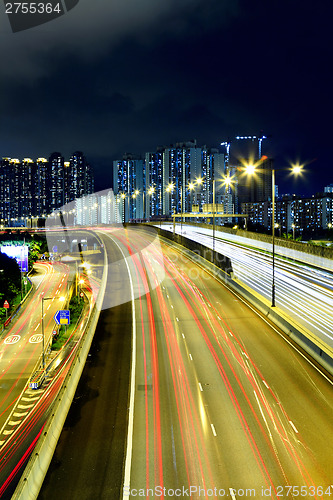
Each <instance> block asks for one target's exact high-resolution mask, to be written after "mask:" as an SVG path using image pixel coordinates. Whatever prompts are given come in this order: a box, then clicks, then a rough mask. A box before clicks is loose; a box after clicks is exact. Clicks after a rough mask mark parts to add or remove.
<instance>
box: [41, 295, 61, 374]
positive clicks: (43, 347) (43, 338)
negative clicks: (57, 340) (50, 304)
mask: <svg viewBox="0 0 333 500" xmlns="http://www.w3.org/2000/svg"><path fill="white" fill-rule="evenodd" d="M41 296H42V342H43V343H42V349H43V352H42V369H43V371H44V370H45V333H44V300H53V299H54V297H44V292H42V293H41ZM59 300H60V301H61V302H64V301H65V300H66V298H65V297H59Z"/></svg>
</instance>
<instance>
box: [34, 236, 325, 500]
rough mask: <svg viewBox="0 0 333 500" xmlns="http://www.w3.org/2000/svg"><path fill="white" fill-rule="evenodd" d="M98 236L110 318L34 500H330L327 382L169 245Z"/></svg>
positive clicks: (144, 238)
mask: <svg viewBox="0 0 333 500" xmlns="http://www.w3.org/2000/svg"><path fill="white" fill-rule="evenodd" d="M100 235H101V236H102V238H103V240H104V242H105V247H106V249H107V251H108V252H109V253H112V258H111V256H110V262H111V261H112V264H111V265H110V266H109V272H111V274H112V273H113V274H112V277H113V279H109V280H108V283H109V288H108V293H109V295H110V296H112V297H113V307H112V308H110V309H109V310H108V311H105V312H104V313H103V314H104V315H103V323H102V324H100V325H99V326H98V329H97V332H96V334H97V335H99V336H100V337H101V338H100V341H98V338H96V341H97V342H98V343H99V344H100V345H101V346H103V348H99V349H97V353H96V351H93V352H92V357H91V360H89V361H88V365H87V373H86V377H87V378H86V379H85V385H87V380H88V387H81V394H83V395H84V398H83V401H82V405H81V403H80V393H78V396H77V397H78V399H77V400H75V405H74V406H75V412H74V413H73V414H72V416H71V415H69V422H68V426H67V428H66V429H65V432H64V433H63V435H62V436H61V438H60V443H59V446H58V448H57V450H56V453H55V462H54V463H53V465H52V464H51V468H50V472H49V474H48V476H47V478H46V481H45V487H43V488H42V490H41V493H40V499H44V498H48V499H52V498H59V494H60V491H61V495H62V498H64V499H67V498H68V499H76V498H77V499H80V500H82V499H91V498H101V499H102V498H105V499H106V498H136V496H141V497H145V498H148V497H152V496H153V495H152V492H153V493H155V496H159V497H160V498H170V497H171V496H172V492H173V493H174V495H173V496H176V495H177V496H180V497H182V498H187V497H188V495H187V494H188V493H189V492H190V497H191V498H193V499H196V498H222V497H223V496H229V498H236V499H238V498H240V497H244V496H256V497H257V498H264V497H268V498H281V496H282V495H281V492H283V494H284V496H289V498H296V496H298V494H299V495H300V492H302V495H301V496H303V497H306V498H310V497H313V498H327V497H328V495H329V493H330V494H331V495H332V494H333V489H332V487H331V486H330V485H331V484H332V477H331V471H332V469H333V457H332V449H333V421H332V414H333V413H332V410H333V401H332V382H331V381H330V380H329V379H328V378H327V377H326V376H324V375H323V374H321V373H320V372H319V371H317V369H316V368H315V367H314V366H313V365H312V364H311V363H309V361H308V360H307V359H305V358H304V357H303V355H302V354H301V353H299V352H298V351H297V349H296V348H295V347H293V346H292V345H291V344H290V343H289V342H288V341H287V340H286V339H284V337H283V336H282V335H281V333H280V332H279V331H278V330H277V329H275V328H274V327H272V326H271V325H270V324H268V323H267V321H265V319H263V318H261V317H259V316H258V315H257V314H256V313H255V311H253V310H252V309H251V308H249V307H248V306H247V305H246V304H245V303H244V302H243V301H242V299H241V298H239V297H237V296H235V295H234V294H233V293H232V292H231V291H229V290H228V289H226V288H225V287H224V286H223V285H221V284H220V283H218V282H217V281H216V280H215V279H213V278H212V277H211V276H210V275H209V274H207V273H206V272H205V271H203V270H202V269H201V268H199V267H198V266H197V265H196V264H194V263H193V262H191V261H189V260H188V259H187V258H186V257H185V256H184V255H182V254H180V253H179V252H177V251H176V249H175V248H174V247H173V246H172V244H170V242H167V241H163V240H161V241H159V240H158V239H157V238H154V236H152V235H151V233H148V232H146V231H144V230H143V229H136V228H133V229H128V230H124V231H116V230H110V231H103V232H101V233H100ZM115 255H116V257H115ZM117 269H118V274H117V273H116V270H117ZM110 278H111V275H110ZM131 318H133V322H132V321H131ZM113 322H114V323H113ZM131 335H132V336H133V339H134V344H133V346H132V372H131V376H130V372H129V364H130V363H129V357H130V346H129V337H130V336H131ZM110 344H112V345H116V346H117V355H116V356H115V354H114V353H113V356H114V358H113V363H114V364H110V363H108V362H107V361H108V360H109V361H110V360H111V358H112V354H111V352H110ZM122 355H123V356H124V359H122ZM94 356H95V357H94ZM89 365H90V366H89ZM92 373H93V374H94V375H93V377H96V381H95V380H93V379H92V378H90V379H89V374H92ZM126 373H127V375H126ZM92 387H94V391H92V390H91V388H92ZM89 409H90V411H89ZM124 415H127V416H128V419H125V420H126V426H124ZM75 417H76V418H75ZM108 423H109V424H110V425H107V424H108ZM127 423H128V435H127V436H126V434H127ZM111 424H112V425H111ZM83 438H85V439H83ZM121 443H122V446H121ZM79 458H80V460H79ZM123 466H124V467H123ZM291 487H294V490H292V489H291ZM60 488H61V490H60ZM262 488H264V490H265V492H266V493H263V491H262ZM297 489H298V494H297ZM147 490H152V491H149V492H147ZM223 491H224V492H225V494H222V492H223ZM246 492H247V493H246ZM287 492H288V495H287ZM158 493H162V494H158ZM178 493H180V494H178Z"/></svg>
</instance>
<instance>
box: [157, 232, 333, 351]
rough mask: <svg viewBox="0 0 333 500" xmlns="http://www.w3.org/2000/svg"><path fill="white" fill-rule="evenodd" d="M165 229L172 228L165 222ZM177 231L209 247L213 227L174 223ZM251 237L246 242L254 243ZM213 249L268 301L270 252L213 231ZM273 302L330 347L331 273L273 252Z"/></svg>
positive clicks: (332, 340) (332, 325)
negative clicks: (227, 239)
mask: <svg viewBox="0 0 333 500" xmlns="http://www.w3.org/2000/svg"><path fill="white" fill-rule="evenodd" d="M164 229H166V230H169V231H170V230H171V226H170V224H169V225H165V226H164ZM176 232H177V233H178V234H181V232H182V233H183V235H184V236H185V237H186V238H189V239H194V240H195V241H198V242H199V243H202V244H204V245H205V246H207V247H209V248H212V247H213V241H212V230H211V229H205V228H196V227H195V226H185V225H183V228H182V229H181V225H180V224H177V225H176ZM253 244H254V243H253V241H252V240H250V243H249V245H253ZM215 249H216V251H217V252H220V253H221V254H222V255H225V256H227V257H230V259H231V261H232V266H233V271H234V276H235V278H236V279H238V280H240V281H241V282H243V283H245V284H246V285H247V286H248V287H250V288H252V289H253V290H255V291H256V292H258V293H260V294H261V295H262V296H263V297H265V298H267V299H268V300H269V301H271V297H272V256H271V255H268V254H267V253H264V252H263V251H260V250H255V249H252V248H249V247H246V246H244V245H238V244H235V243H232V242H230V241H226V240H225V239H223V236H222V234H221V233H220V232H216V238H215ZM275 264H276V267H275V284H276V287H275V289H276V306H277V307H279V308H280V309H281V310H282V311H285V312H286V313H287V314H288V315H289V316H291V317H292V318H293V319H294V320H295V321H296V322H298V323H300V324H301V325H303V326H305V327H306V328H308V329H309V330H310V331H311V332H313V333H314V334H315V335H316V336H318V337H319V338H320V339H321V340H322V341H324V342H325V343H326V344H328V345H329V346H330V347H333V334H332V332H333V317H332V313H331V311H332V306H333V279H332V278H333V275H332V273H330V272H329V271H325V270H321V269H315V268H313V267H310V266H307V265H305V264H300V263H297V262H293V261H288V260H286V259H284V258H281V257H278V256H275Z"/></svg>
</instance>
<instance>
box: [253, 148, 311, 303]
mask: <svg viewBox="0 0 333 500" xmlns="http://www.w3.org/2000/svg"><path fill="white" fill-rule="evenodd" d="M263 158H264V157H263ZM263 158H262V159H263ZM262 159H261V160H260V161H259V163H261V161H262ZM256 168H257V165H247V166H246V167H245V172H246V173H247V174H249V175H254V174H255V173H256ZM302 169H303V167H302V166H301V165H293V166H292V169H291V172H292V173H293V174H295V175H298V174H301V173H302ZM271 172H272V222H271V224H272V301H271V306H272V307H275V169H274V168H272V170H271ZM292 227H293V230H294V228H295V225H294V224H292ZM294 239H295V233H294Z"/></svg>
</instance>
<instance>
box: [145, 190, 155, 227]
mask: <svg viewBox="0 0 333 500" xmlns="http://www.w3.org/2000/svg"><path fill="white" fill-rule="evenodd" d="M154 192H155V188H154V187H153V186H151V187H150V188H149V189H148V194H149V196H150V198H149V202H148V203H147V205H148V222H150V204H151V196H152V194H154Z"/></svg>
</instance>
